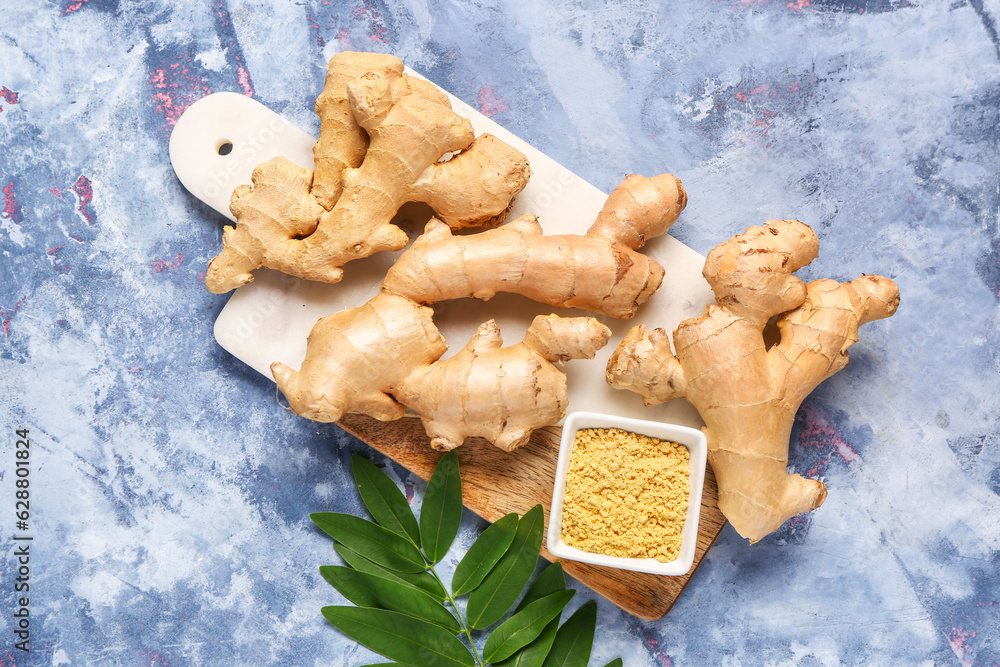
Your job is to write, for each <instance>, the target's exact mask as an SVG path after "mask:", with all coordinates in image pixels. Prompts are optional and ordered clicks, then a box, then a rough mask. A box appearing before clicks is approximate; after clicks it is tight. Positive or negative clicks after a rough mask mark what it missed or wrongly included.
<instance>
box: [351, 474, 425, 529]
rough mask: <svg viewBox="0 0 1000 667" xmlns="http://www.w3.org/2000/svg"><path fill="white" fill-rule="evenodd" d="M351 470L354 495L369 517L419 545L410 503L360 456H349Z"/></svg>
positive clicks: (384, 475) (392, 484) (384, 476)
mask: <svg viewBox="0 0 1000 667" xmlns="http://www.w3.org/2000/svg"><path fill="white" fill-rule="evenodd" d="M351 469H352V470H353V471H354V482H355V484H357V487H358V493H360V494H361V500H363V501H364V503H365V507H367V508H368V511H369V512H370V513H371V515H372V518H373V519H375V521H377V522H378V524H379V525H380V526H382V527H383V528H385V529H386V530H391V531H392V532H394V533H396V534H397V535H402V536H403V537H405V538H407V539H408V540H410V541H411V542H413V544H414V545H415V546H418V547H419V546H420V528H419V527H418V526H417V519H416V518H415V517H414V516H413V512H412V511H411V510H410V504H409V503H407V502H406V497H405V496H404V495H403V492H402V491H400V490H399V487H398V486H396V483H395V482H393V481H392V480H391V479H389V476H388V475H386V474H385V473H384V472H382V471H381V470H379V469H378V466H376V465H375V464H374V463H372V462H371V461H369V460H368V459H366V458H365V457H363V456H360V455H358V454H355V455H354V456H352V457H351Z"/></svg>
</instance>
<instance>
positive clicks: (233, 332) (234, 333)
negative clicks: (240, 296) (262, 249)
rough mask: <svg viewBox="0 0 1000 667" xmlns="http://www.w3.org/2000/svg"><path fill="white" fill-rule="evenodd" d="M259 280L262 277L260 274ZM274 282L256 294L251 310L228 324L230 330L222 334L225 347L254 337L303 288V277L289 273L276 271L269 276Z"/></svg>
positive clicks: (268, 278) (221, 340)
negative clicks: (291, 296) (261, 293)
mask: <svg viewBox="0 0 1000 667" xmlns="http://www.w3.org/2000/svg"><path fill="white" fill-rule="evenodd" d="M257 279H258V280H261V279H262V277H260V276H259V275H258V278H257ZM266 279H267V280H269V281H270V282H271V283H272V284H271V285H269V286H268V290H267V292H266V293H265V294H263V295H256V296H255V298H254V299H253V301H252V302H251V303H253V307H252V308H251V309H250V310H249V312H246V313H243V314H242V316H241V317H240V318H239V319H238V320H236V321H235V323H231V324H230V326H228V330H227V331H226V332H225V333H224V334H222V337H221V339H220V341H219V342H221V343H222V344H223V346H224V347H232V346H234V345H237V344H239V343H242V342H245V341H247V340H250V339H251V338H253V337H254V336H255V335H256V333H257V332H258V331H259V330H260V328H261V327H262V326H263V325H264V324H265V323H266V322H268V321H269V320H271V318H272V317H274V315H275V314H276V313H277V312H278V311H279V310H280V309H282V308H284V307H286V306H287V305H288V297H289V295H291V294H294V293H295V292H296V291H298V290H299V289H301V288H302V285H303V281H302V279H301V278H296V277H295V276H292V275H289V274H287V273H278V272H275V273H274V274H273V275H269V276H268V277H267V278H266Z"/></svg>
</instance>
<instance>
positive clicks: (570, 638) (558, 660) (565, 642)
mask: <svg viewBox="0 0 1000 667" xmlns="http://www.w3.org/2000/svg"><path fill="white" fill-rule="evenodd" d="M596 629H597V603H596V602H594V601H593V600H591V601H590V602H587V603H586V604H583V605H580V608H579V609H577V610H576V611H575V612H574V613H573V615H572V616H570V617H569V618H568V619H566V622H565V623H563V624H562V627H561V628H559V632H557V633H556V639H555V641H554V642H552V650H550V651H549V655H548V657H546V658H545V662H544V663H542V667H587V661H588V660H590V649H591V648H592V647H593V645H594V631H595V630H596Z"/></svg>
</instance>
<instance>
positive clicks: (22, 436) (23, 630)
mask: <svg viewBox="0 0 1000 667" xmlns="http://www.w3.org/2000/svg"><path fill="white" fill-rule="evenodd" d="M28 435H29V433H28V429H26V428H19V429H17V430H15V431H14V448H13V450H14V528H15V530H16V532H15V533H14V555H13V559H12V566H11V572H10V575H8V576H10V577H11V579H12V580H13V581H11V582H9V583H10V584H11V588H12V589H13V591H14V611H13V612H12V614H13V617H14V648H15V649H17V650H18V651H24V652H25V653H27V652H28V651H30V650H31V598H30V595H29V593H30V591H31V544H32V540H33V539H34V537H32V536H31V535H29V534H28V533H29V529H30V527H31V526H30V521H31V440H30V439H29V437H28Z"/></svg>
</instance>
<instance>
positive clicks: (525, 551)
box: [466, 505, 545, 629]
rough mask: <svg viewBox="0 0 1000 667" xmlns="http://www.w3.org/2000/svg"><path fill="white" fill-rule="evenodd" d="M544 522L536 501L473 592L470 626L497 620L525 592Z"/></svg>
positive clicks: (485, 625)
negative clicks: (503, 551)
mask: <svg viewBox="0 0 1000 667" xmlns="http://www.w3.org/2000/svg"><path fill="white" fill-rule="evenodd" d="M544 524H545V516H544V514H543V513H542V506H541V505H535V506H534V507H532V508H531V509H530V510H528V511H527V512H525V514H524V516H523V517H521V520H520V521H519V522H518V524H517V532H516V533H514V541H513V542H511V545H510V548H509V549H507V553H505V554H504V555H503V556H502V557H501V558H500V560H499V561H498V562H497V564H496V565H495V566H494V567H493V569H492V570H490V572H489V574H487V575H486V578H485V579H483V583H482V584H480V585H479V587H478V588H476V590H474V591H472V594H471V595H469V603H468V605H467V606H466V619H467V620H468V622H469V625H470V626H472V627H473V628H477V629H482V628H485V627H488V626H490V625H492V624H494V623H496V622H497V621H498V620H500V617H502V616H503V615H504V614H505V613H506V612H507V610H508V609H510V607H511V605H513V604H514V602H515V601H516V600H517V598H518V596H519V595H521V591H523V590H524V586H525V584H527V583H528V580H529V579H530V578H531V573H532V572H534V570H535V565H536V564H537V563H538V553H539V551H540V550H541V548H542V527H543V525H544Z"/></svg>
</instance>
